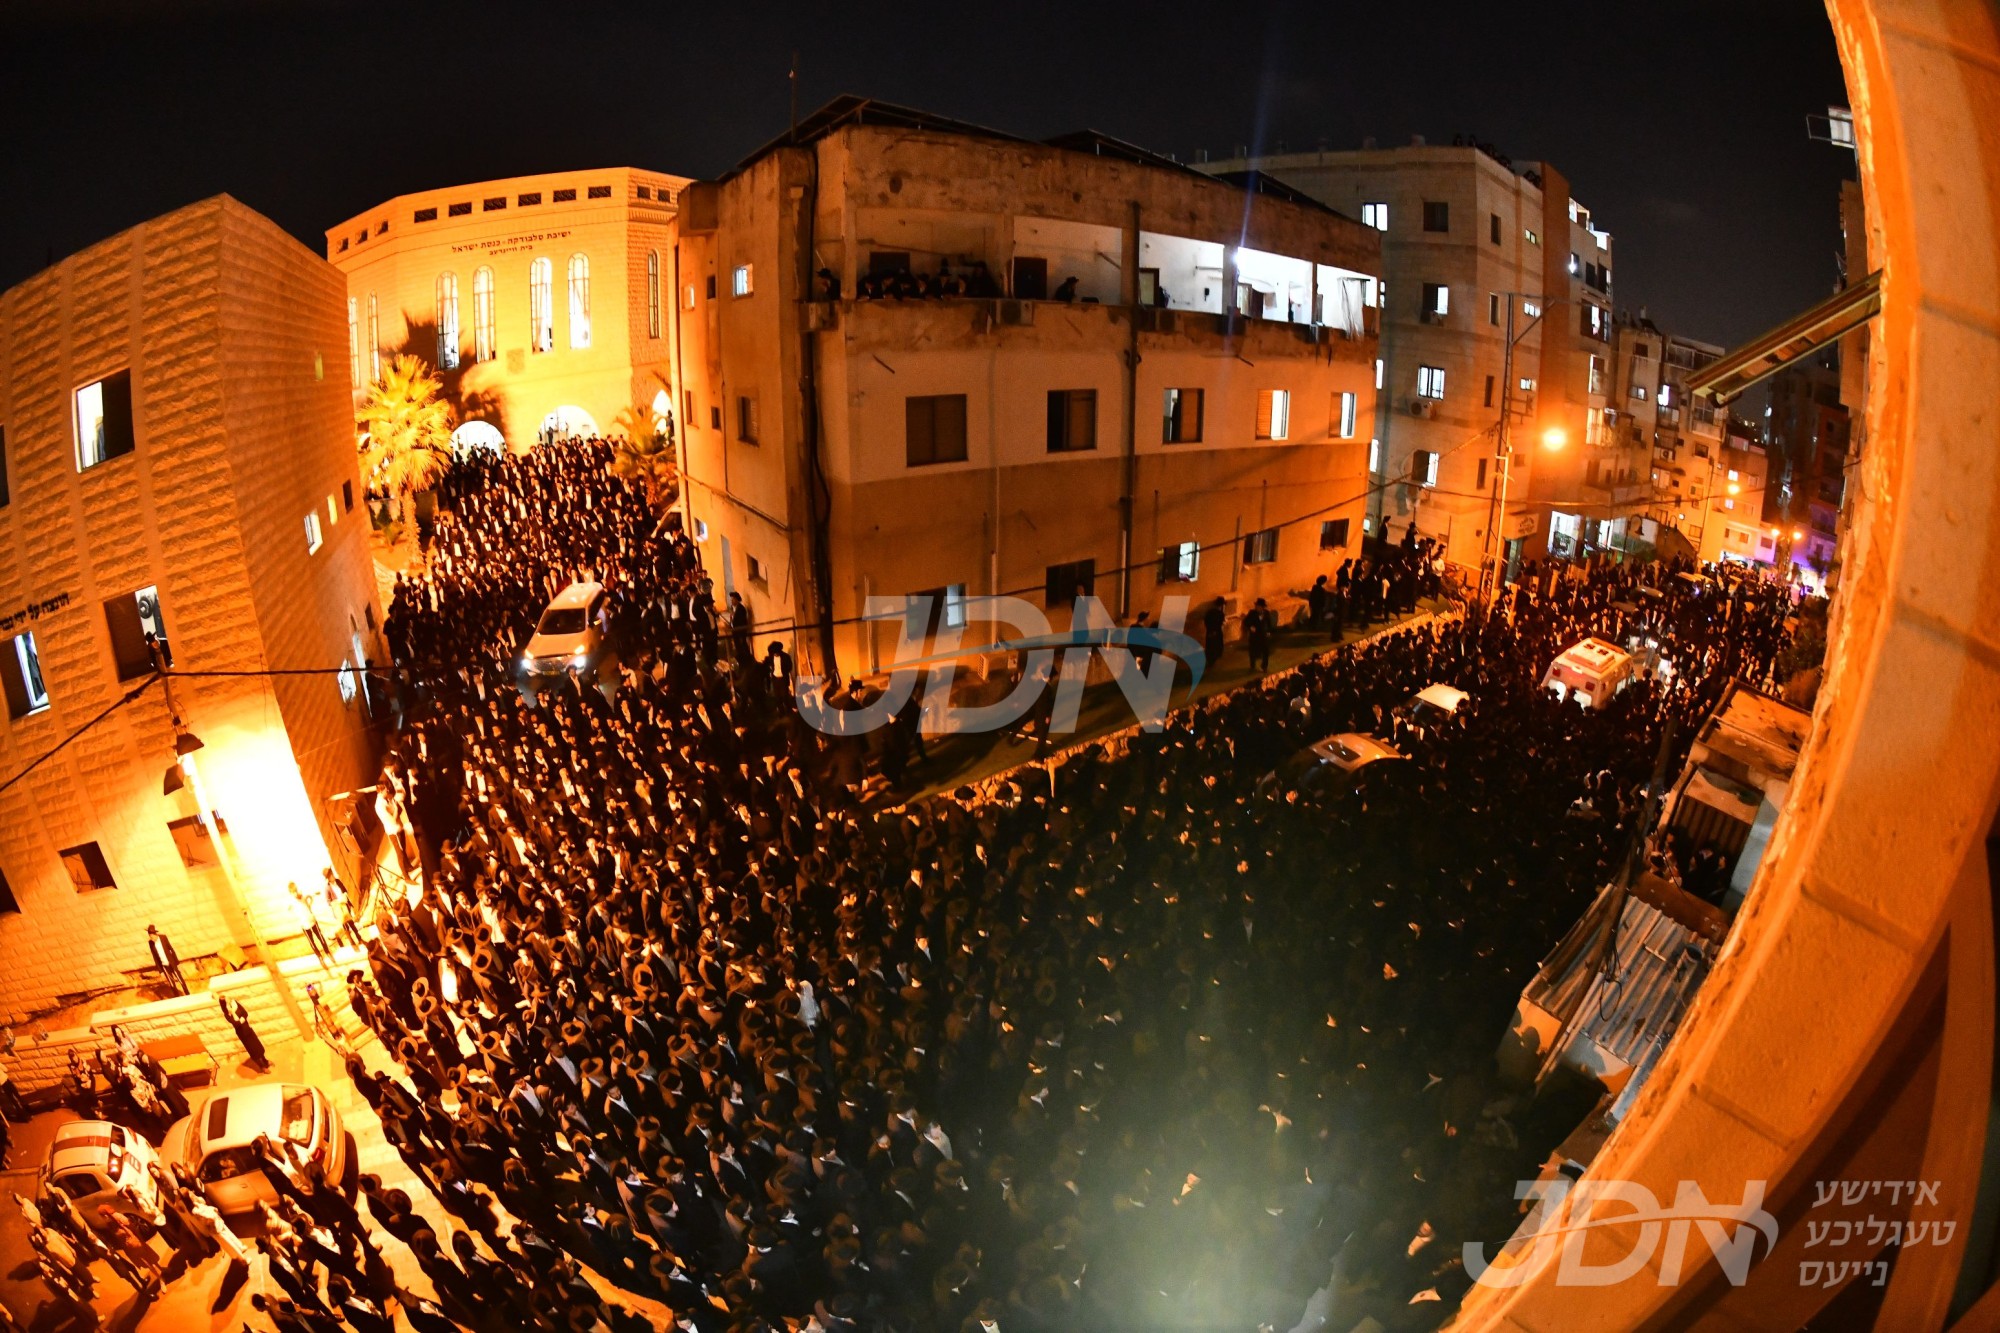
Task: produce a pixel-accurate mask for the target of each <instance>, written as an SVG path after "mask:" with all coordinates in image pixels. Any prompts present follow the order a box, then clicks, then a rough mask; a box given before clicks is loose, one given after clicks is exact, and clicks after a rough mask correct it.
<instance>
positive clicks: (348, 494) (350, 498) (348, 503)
mask: <svg viewBox="0 0 2000 1333" xmlns="http://www.w3.org/2000/svg"><path fill="white" fill-rule="evenodd" d="M340 507H341V509H342V511H343V512H345V513H349V514H351V513H353V512H354V483H353V482H351V481H343V482H341V483H340Z"/></svg>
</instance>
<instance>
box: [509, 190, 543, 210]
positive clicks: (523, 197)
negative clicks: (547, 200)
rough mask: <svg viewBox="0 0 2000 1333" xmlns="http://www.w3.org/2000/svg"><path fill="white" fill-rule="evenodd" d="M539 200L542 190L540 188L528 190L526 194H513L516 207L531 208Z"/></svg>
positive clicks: (540, 199) (540, 200)
mask: <svg viewBox="0 0 2000 1333" xmlns="http://www.w3.org/2000/svg"><path fill="white" fill-rule="evenodd" d="M541 202H542V192H541V191H540V190H530V191H529V192H528V193H526V194H519V195H515V196H514V206H515V207H516V208H532V207H534V206H535V205H536V204H539V203H541Z"/></svg>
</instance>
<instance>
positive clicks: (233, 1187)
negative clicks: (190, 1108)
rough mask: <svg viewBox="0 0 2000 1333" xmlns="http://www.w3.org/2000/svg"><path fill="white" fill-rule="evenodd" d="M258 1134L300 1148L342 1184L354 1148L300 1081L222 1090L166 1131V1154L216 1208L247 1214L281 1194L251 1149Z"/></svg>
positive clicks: (313, 1167) (328, 1109) (334, 1114)
mask: <svg viewBox="0 0 2000 1333" xmlns="http://www.w3.org/2000/svg"><path fill="white" fill-rule="evenodd" d="M259 1135H267V1136H269V1138H270V1140H271V1142H272V1143H274V1144H276V1143H281V1142H286V1143H290V1144H292V1145H293V1146H294V1147H296V1148H297V1149H298V1150H299V1155H300V1156H301V1157H302V1158H303V1159H304V1160H305V1163H306V1169H307V1171H308V1172H310V1173H311V1174H312V1175H313V1176H314V1177H316V1178H317V1179H319V1180H320V1181H322V1182H324V1183H326V1184H330V1185H334V1186H339V1185H341V1184H342V1183H343V1181H344V1178H345V1176H346V1174H347V1162H348V1157H349V1155H350V1153H351V1151H352V1147H353V1145H352V1143H351V1142H350V1140H349V1139H348V1136H347V1131H346V1129H345V1128H344V1127H343V1126H342V1125H341V1123H340V1112H339V1111H337V1110H335V1109H334V1105H333V1103H332V1102H331V1101H329V1100H328V1099H327V1095H326V1094H325V1093H323V1092H321V1091H320V1090H319V1089H318V1088H314V1087H308V1086H306V1085H305V1084H302V1083H250V1084H246V1085H244V1086H243V1087H240V1088H226V1089H224V1090H222V1091H221V1092H217V1093H215V1094H214V1095H212V1096H210V1097H209V1098H208V1100H207V1101H205V1102H203V1103H201V1104H200V1105H198V1106H196V1107H195V1108H194V1114H192V1115H190V1116H189V1117H188V1118H187V1119H186V1120H183V1121H181V1122H180V1123H179V1124H177V1125H175V1126H174V1127H173V1128H172V1129H170V1130H168V1131H167V1141H166V1145H165V1147H164V1149H163V1151H165V1152H166V1153H168V1154H169V1155H170V1156H171V1157H172V1158H173V1159H174V1160H176V1161H180V1162H184V1163H186V1164H187V1166H188V1168H189V1169H190V1170H192V1171H193V1172H194V1176H195V1179H196V1180H198V1181H199V1182H201V1188H202V1192H203V1193H204V1194H206V1195H208V1200H209V1202H210V1203H212V1204H214V1205H215V1206H216V1208H217V1209H218V1210H220V1211H222V1212H225V1213H247V1212H249V1211H251V1210H252V1209H254V1208H255V1207H256V1206H257V1205H258V1204H259V1203H273V1202H276V1201H277V1198H278V1192H277V1190H275V1189H273V1188H272V1186H271V1182H270V1181H269V1180H268V1179H266V1178H265V1176H264V1171H263V1168H262V1167H261V1166H260V1165H259V1164H258V1160H257V1150H256V1148H255V1147H253V1146H252V1145H253V1144H255V1143H256V1141H257V1137H258V1136H259Z"/></svg>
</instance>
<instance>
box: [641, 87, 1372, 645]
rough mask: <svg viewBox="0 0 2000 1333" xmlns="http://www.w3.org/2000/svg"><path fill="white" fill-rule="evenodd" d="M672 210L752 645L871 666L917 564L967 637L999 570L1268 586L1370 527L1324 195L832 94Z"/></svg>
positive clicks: (1247, 602) (720, 556) (1044, 585)
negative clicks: (886, 601)
mask: <svg viewBox="0 0 2000 1333" xmlns="http://www.w3.org/2000/svg"><path fill="white" fill-rule="evenodd" d="M677 229H678V230H677V237H676V244H675V271H676V273H677V274H678V275H679V280H678V286H677V289H676V291H677V300H676V302H675V306H676V310H677V312H678V318H679V320H680V330H681V332H680V346H679V356H678V360H677V375H678V379H677V386H678V394H677V399H678V401H679V404H680V406H681V409H682V417H683V420H684V421H685V422H686V423H687V429H686V430H685V431H684V432H683V436H682V442H683V446H684V448H685V474H686V484H685V488H684V495H685V498H686V504H687V515H688V520H689V524H690V527H691V528H692V529H693V531H694V532H695V534H696V536H697V537H698V538H699V539H700V540H702V541H703V543H704V551H705V556H706V559H707V563H708V566H709V569H710V570H711V572H712V573H713V574H714V576H715V578H716V582H717V590H718V595H723V594H726V593H727V592H737V593H740V594H742V595H743V596H744V598H745V599H746V601H747V602H748V603H749V605H750V607H751V609H752V613H753V615H754V616H755V618H756V620H757V621H758V622H759V623H760V629H759V634H758V637H759V646H760V648H761V646H762V643H763V642H764V641H767V640H768V639H770V638H789V639H790V640H791V641H792V642H793V643H795V644H796V652H797V653H798V656H799V660H800V662H801V663H802V665H806V666H809V667H811V668H813V669H815V670H821V669H824V667H825V666H826V665H828V664H829V663H830V664H833V665H837V666H838V667H839V669H840V670H841V671H842V673H843V674H846V675H856V674H862V675H865V674H869V673H873V672H876V671H880V670H882V669H885V668H886V667H887V666H888V665H890V664H891V662H892V661H893V660H894V659H895V656H896V653H897V651H898V642H899V640H898V635H899V633H900V632H901V629H902V626H901V624H900V623H899V622H898V621H897V620H896V619H894V618H891V619H878V620H874V621H869V622H864V621H863V620H862V616H863V613H864V612H865V610H866V608H867V606H868V602H869V599H870V598H871V597H875V598H884V597H886V598H891V599H900V598H904V597H907V596H909V595H912V594H920V593H928V594H931V595H932V596H933V598H934V599H935V602H934V605H935V606H936V607H937V608H938V609H937V610H936V611H934V612H933V615H934V617H935V618H936V619H937V621H938V624H936V625H934V626H931V627H929V628H932V629H936V628H950V629H956V630H959V631H960V636H959V642H960V644H961V645H977V644H982V643H990V642H992V641H993V640H994V639H995V638H1004V637H1005V636H1006V635H1007V634H1008V633H1009V632H1010V629H1009V627H1007V626H1004V625H1001V626H996V625H994V624H993V623H992V617H991V615H990V614H989V613H988V611H987V609H986V608H988V607H989V606H990V603H988V602H987V601H986V599H987V598H988V597H990V596H992V595H995V594H1003V595H1011V596H1015V597H1018V598H1020V599H1022V600H1024V601H1026V602H1028V603H1030V604H1032V605H1034V606H1036V607H1038V608H1042V609H1044V610H1045V612H1046V614H1047V616H1048V619H1049V622H1050V623H1051V625H1052V626H1053V627H1054V628H1056V629H1057V630H1062V629H1064V628H1066V627H1068V626H1069V622H1070V615H1071V609H1072V607H1073V606H1074V597H1075V592H1076V590H1077V589H1078V588H1086V589H1088V590H1089V591H1090V592H1091V593H1092V594H1093V595H1095V596H1096V598H1097V599H1098V601H1099V603H1100V604H1101V605H1102V607H1103V608H1104V611H1105V613H1106V614H1107V615H1108V616H1112V617H1115V618H1117V619H1118V620H1119V621H1120V622H1121V623H1125V622H1129V621H1130V620H1131V618H1132V617H1133V616H1134V615H1136V614H1137V613H1138V612H1140V611H1146V612H1149V613H1152V614H1155V615H1157V614H1158V613H1159V612H1160V611H1161V610H1162V608H1163V606H1165V604H1166V602H1167V599H1169V598H1173V597H1186V598H1188V599H1190V601H1191V603H1192V609H1191V613H1190V620H1191V621H1195V620H1196V619H1197V617H1198V615H1199V613H1200V611H1201V610H1202V609H1203V608H1204V607H1206V606H1207V605H1208V604H1210V603H1211V602H1212V601H1213V600H1214V599H1216V598H1221V599H1222V600H1223V603H1224V606H1225V609H1226V611H1227V613H1228V614H1229V615H1230V616H1231V617H1235V616H1238V615H1240V614H1241V613H1242V612H1243V611H1245V610H1246V609H1248V608H1250V607H1251V606H1252V605H1253V604H1254V602H1255V600H1256V599H1257V598H1259V597H1262V598H1265V599H1267V600H1268V601H1269V602H1270V603H1271V604H1272V605H1273V606H1274V607H1275V608H1277V609H1278V610H1279V611H1280V613H1281V614H1282V613H1284V612H1285V611H1287V610H1288V609H1289V607H1290V606H1291V605H1293V604H1294V602H1293V597H1292V594H1293V593H1294V592H1295V591H1296V590H1299V589H1303V588H1305V587H1306V586H1308V585H1310V584H1311V582H1312V581H1313V578H1314V577H1315V576H1316V575H1317V574H1321V573H1325V574H1332V573H1333V572H1334V571H1335V570H1336V569H1337V567H1338V566H1339V564H1340V562H1341V561H1342V560H1343V559H1346V558H1349V557H1352V556H1354V555H1356V554H1358V552H1359V550H1360V544H1361V540H1362V521H1363V518H1364V517H1365V515H1366V512H1367V509H1366V495H1367V489H1368V486H1367V477H1366V473H1367V441H1368V434H1369V425H1368V423H1369V422H1370V421H1372V420H1373V419H1374V415H1375V405H1374V398H1375V390H1374V381H1373V365H1374V360H1375V354H1376V353H1375V336H1374V327H1375V325H1374V317H1373V314H1372V311H1371V309H1370V306H1371V303H1372V300H1373V297H1374V289H1375V284H1376V281H1377V278H1378V260H1379V256H1380V247H1379V238H1378V236H1377V234H1376V233H1375V232H1373V231H1372V230H1369V229H1367V228H1363V227H1361V226H1360V225H1359V224H1357V223H1354V222H1352V221H1349V220H1348V219H1345V218H1342V217H1339V216H1337V215H1335V214H1334V213H1332V212H1331V211H1330V210H1327V209H1325V208H1323V207H1320V206H1317V205H1315V204H1313V203H1311V202H1310V201H1300V200H1297V199H1296V198H1289V197H1282V196H1280V195H1276V194H1271V193H1259V192H1255V191H1251V192H1246V191H1245V190H1244V189H1243V188H1241V187H1236V186H1231V185H1227V184H1224V183H1222V182H1218V181H1214V180H1211V179H1208V178H1206V177H1204V176H1202V175H1200V174H1199V173H1196V172H1193V171H1191V170H1189V169H1187V168H1185V167H1182V166H1179V165H1178V164H1175V163H1172V162H1170V161H1168V160H1166V159H1164V158H1159V157H1156V156H1154V155H1152V154H1149V153H1145V152H1143V151H1142V150H1139V149H1135V148H1132V147H1131V146H1129V145H1125V144H1119V143H1115V142H1113V141H1110V140H1107V139H1104V138H1102V137H1099V136H1079V137H1074V138H1069V139H1062V140H1055V141H1051V142H1048V143H1036V142H1031V141H1027V140H1023V139H1018V138H1015V137H1013V136H1010V135H1006V134H1000V133H996V132H993V131H989V130H983V129H980V128H978V127H974V126H967V125H960V124H955V123H952V122H947V121H943V120H940V119H938V118H936V117H931V116H927V115H924V114H922V113H918V112H912V111H907V110H904V109H902V108H895V107H887V106H884V105H882V104H879V103H872V102H861V101H856V100H853V99H846V100H843V101H841V102H836V103H833V104H831V105H829V106H828V107H827V108H825V109H823V110H822V111H820V112H819V113H817V114H816V115H814V116H813V117H811V118H809V119H808V120H806V121H805V122H803V123H802V124H801V127H800V130H799V132H798V134H797V135H796V136H788V138H787V139H786V140H783V141H780V142H779V143H777V144H774V145H772V146H771V147H769V148H767V149H765V150H763V151H761V152H759V153H757V154H755V155H753V156H752V157H751V158H750V159H749V160H748V161H747V162H745V163H744V164H743V165H742V166H741V167H739V168H738V169H737V170H735V171H734V172H732V173H730V174H728V175H726V176H725V177H723V178H722V179H721V180H720V181H719V182H715V183H713V184H703V185H698V186H695V187H693V188H691V189H690V190H689V191H688V193H687V195H686V197H685V200H684V204H683V207H682V209H681V212H680V216H679V218H678V220H677ZM940 286H941V287H942V288H943V292H944V294H939V288H940ZM899 292H900V293H902V294H901V295H898V293H899ZM919 292H921V293H922V294H918V293H919ZM871 293H874V295H871ZM1232 624H1233V621H1232ZM926 628H927V627H925V626H918V627H917V630H918V631H919V632H920V633H921V632H923V631H924V630H925V629H926ZM1196 633H1197V634H1199V627H1198V624H1197V626H1196ZM1232 633H1233V629H1232Z"/></svg>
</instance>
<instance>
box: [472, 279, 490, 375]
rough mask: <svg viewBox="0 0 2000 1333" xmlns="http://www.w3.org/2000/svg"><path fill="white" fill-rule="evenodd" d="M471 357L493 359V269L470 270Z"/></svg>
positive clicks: (484, 359)
mask: <svg viewBox="0 0 2000 1333" xmlns="http://www.w3.org/2000/svg"><path fill="white" fill-rule="evenodd" d="M472 359H473V360H474V361H491V360H492V359H493V270H492V269H490V268H487V267H485V266H484V265H482V266H480V267H479V268H476V269H474V270H473V271H472Z"/></svg>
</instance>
